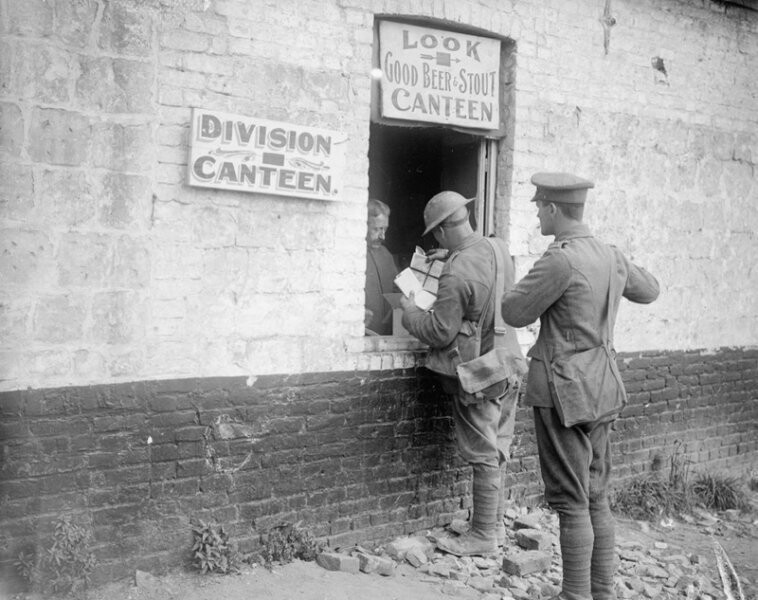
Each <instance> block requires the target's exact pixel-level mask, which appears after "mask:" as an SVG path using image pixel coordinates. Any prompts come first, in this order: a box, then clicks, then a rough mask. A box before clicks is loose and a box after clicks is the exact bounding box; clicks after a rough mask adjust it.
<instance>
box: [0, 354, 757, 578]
mask: <svg viewBox="0 0 758 600" xmlns="http://www.w3.org/2000/svg"><path fill="white" fill-rule="evenodd" d="M619 364H620V367H621V369H622V373H623V376H624V378H625V381H626V382H627V384H628V385H629V386H630V387H632V386H633V385H635V384H638V383H639V382H656V383H655V387H656V390H659V391H661V392H668V394H667V395H666V396H665V397H664V396H663V395H661V396H660V397H657V398H656V397H655V396H653V395H652V394H651V393H644V392H640V393H631V394H630V395H629V397H630V401H629V405H628V407H627V409H626V410H625V412H624V415H623V417H622V418H621V419H619V420H618V421H617V422H616V425H615V429H616V433H615V441H614V450H615V456H616V465H615V475H616V482H617V484H619V485H623V482H624V480H626V479H628V478H629V477H632V476H634V475H636V474H640V473H646V472H649V471H651V470H653V469H657V468H666V467H667V464H668V463H667V461H668V460H669V458H670V457H671V456H673V455H674V454H675V453H677V452H683V453H684V456H686V458H688V459H689V460H691V461H692V462H693V468H694V469H696V470H710V471H712V472H732V473H740V472H742V471H744V470H746V469H747V468H748V467H751V466H753V467H754V466H755V464H756V460H757V459H758V438H757V436H756V432H757V431H758V350H752V351H750V350H735V349H722V350H720V351H718V352H712V353H703V352H671V353H652V352H649V353H639V354H630V355H622V356H621V357H620V359H619ZM692 366H695V367H697V369H698V370H699V371H701V372H702V373H704V374H708V377H707V378H706V377H700V378H696V380H693V379H692V377H693V376H692V375H690V374H689V373H690V372H691V369H690V367H692ZM658 382H663V385H664V387H663V388H659V383H658ZM438 394H439V389H438V387H437V386H436V384H435V382H434V380H433V378H431V377H430V376H429V374H428V373H427V372H426V371H425V370H423V369H421V370H418V371H415V370H413V369H403V370H396V371H389V372H388V371H383V372H341V373H319V374H300V375H288V376H273V375H272V376H266V377H260V378H258V379H257V380H256V381H255V383H254V385H252V386H248V385H247V384H246V380H245V379H243V378H215V379H185V380H169V381H161V382H137V383H129V384H118V385H111V386H90V387H72V388H60V389H46V390H29V391H17V392H6V393H2V394H0V443H1V444H2V455H3V465H2V469H1V470H0V515H1V516H0V532H2V533H0V541H1V542H2V543H1V544H0V546H1V547H2V550H1V551H0V565H2V571H3V576H4V577H7V578H9V579H13V577H14V575H13V572H12V566H11V565H12V562H13V559H14V558H15V557H16V555H17V554H18V553H19V552H21V551H22V550H29V549H31V548H35V547H36V548H37V549H38V550H40V549H41V548H42V547H44V545H45V544H46V543H47V539H48V536H49V535H50V527H51V524H52V522H53V521H54V520H55V518H57V517H58V516H60V515H61V514H71V515H74V516H75V517H76V518H77V519H79V520H80V521H81V522H83V523H85V524H86V525H87V526H88V527H89V528H90V530H91V532H92V534H93V539H94V543H95V545H96V549H97V554H98V556H99V561H100V562H99V566H98V569H97V572H96V580H97V581H105V580H107V579H108V578H113V577H120V576H126V575H129V574H130V573H131V572H132V570H133V569H135V568H150V569H153V570H156V569H161V568H165V567H168V566H173V565H179V564H183V563H185V562H186V560H187V554H188V548H189V546H190V537H191V536H190V531H189V522H190V519H192V518H202V519H207V520H215V521H218V522H219V523H223V524H224V525H225V526H227V527H228V529H229V531H230V532H231V535H232V536H233V537H234V538H235V539H236V540H238V541H239V542H240V544H241V545H242V547H243V548H245V549H250V548H254V547H256V545H257V544H258V543H259V541H258V540H259V535H260V534H261V533H264V532H265V531H266V530H267V529H268V528H270V527H272V526H274V525H276V524H278V523H280V522H282V521H288V520H289V521H293V522H296V521H303V523H304V524H305V525H306V526H308V527H310V528H311V529H312V531H313V532H314V533H315V534H316V535H318V536H321V537H324V538H326V539H328V540H329V541H331V543H332V544H345V543H350V542H352V541H364V542H365V541H368V540H380V539H387V538H389V537H392V536H395V535H400V534H404V533H412V532H415V531H418V530H422V529H425V528H428V527H433V526H437V525H441V524H443V523H447V522H449V521H450V520H451V519H452V518H453V517H454V516H458V517H460V516H465V513H466V510H467V509H468V508H469V506H470V495H469V494H470V473H469V471H468V467H467V466H466V465H465V464H464V463H463V462H462V461H461V460H460V459H459V458H458V457H457V455H456V452H455V448H454V444H453V432H452V427H451V425H452V424H451V420H450V418H449V417H448V414H449V413H448V411H449V407H448V406H447V404H446V402H439V401H438ZM512 454H513V456H512V461H511V464H510V468H509V474H508V485H509V492H508V493H509V496H510V498H511V499H512V500H514V501H517V502H520V503H526V504H536V503H539V502H541V501H542V486H541V480H540V475H539V464H538V460H537V456H536V449H535V442H534V431H533V428H532V424H531V415H530V413H529V412H528V410H526V409H523V408H522V409H519V411H518V416H517V423H516V435H515V442H514V445H513V452H512Z"/></svg>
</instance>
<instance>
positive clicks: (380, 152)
mask: <svg viewBox="0 0 758 600" xmlns="http://www.w3.org/2000/svg"><path fill="white" fill-rule="evenodd" d="M370 136H371V137H370V140H369V195H370V197H372V198H378V199H379V200H382V201H383V202H386V203H387V204H388V205H389V206H390V208H391V209H392V213H391V215H390V223H389V228H388V231H387V237H386V242H385V244H386V246H387V248H388V249H389V251H390V252H391V253H392V254H393V255H394V256H395V259H396V262H397V265H398V267H399V268H401V269H402V268H405V267H406V266H408V263H409V262H410V257H411V255H412V254H413V248H414V247H415V246H417V245H418V246H421V247H422V248H424V250H429V249H431V248H433V247H434V246H435V245H436V242H435V240H434V237H433V236H432V235H431V234H429V235H426V236H424V237H423V239H422V237H421V234H422V233H423V231H424V217H423V213H424V206H425V205H426V203H427V201H428V200H429V199H430V198H431V197H432V196H433V195H434V194H436V193H437V192H440V191H442V190H446V189H449V190H454V191H456V192H459V193H461V194H463V195H464V196H466V197H467V198H473V197H474V196H475V195H476V192H477V173H478V161H479V148H480V145H481V140H482V138H480V137H477V136H474V135H467V134H465V133H459V132H457V131H454V130H451V129H445V128H441V127H393V126H389V125H380V124H377V123H372V124H371V132H370ZM470 208H471V209H473V204H472V205H471V206H470ZM470 212H471V215H472V225H474V227H476V224H475V223H474V222H473V219H474V213H475V212H476V211H474V210H471V211H470Z"/></svg>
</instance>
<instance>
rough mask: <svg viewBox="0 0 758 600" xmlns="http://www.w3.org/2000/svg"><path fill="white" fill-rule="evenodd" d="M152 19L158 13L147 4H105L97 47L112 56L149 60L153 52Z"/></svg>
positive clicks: (120, 0) (121, 2) (118, 2)
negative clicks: (120, 55) (109, 52)
mask: <svg viewBox="0 0 758 600" xmlns="http://www.w3.org/2000/svg"><path fill="white" fill-rule="evenodd" d="M153 15H157V13H156V12H154V11H151V10H150V8H149V4H147V3H135V2H124V1H123V0H117V1H115V2H108V3H107V4H106V5H105V10H104V12H103V19H102V23H101V25H100V39H99V40H98V45H99V46H100V48H102V49H104V50H109V51H111V52H113V53H115V54H125V55H134V56H148V55H149V54H150V53H151V51H152V40H153V29H154V24H153Z"/></svg>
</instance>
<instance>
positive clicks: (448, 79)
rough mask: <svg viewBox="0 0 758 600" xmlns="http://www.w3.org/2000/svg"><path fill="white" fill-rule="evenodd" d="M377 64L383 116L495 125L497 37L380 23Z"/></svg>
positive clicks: (479, 126)
mask: <svg viewBox="0 0 758 600" xmlns="http://www.w3.org/2000/svg"><path fill="white" fill-rule="evenodd" d="M379 68H380V69H381V71H382V77H381V90H382V94H381V99H382V105H381V110H382V116H384V117H388V118H393V119H406V120H412V121H424V122H431V123H445V124H451V125H457V126H460V127H469V128H474V129H497V128H498V127H499V124H500V75H499V74H500V41H499V40H496V39H492V38H486V37H481V36H475V35H468V34H463V33H457V32H451V31H445V30H441V29H429V28H426V27H418V26H415V25H407V24H405V23H394V22H392V21H381V22H380V23H379Z"/></svg>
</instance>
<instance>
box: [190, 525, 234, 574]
mask: <svg viewBox="0 0 758 600" xmlns="http://www.w3.org/2000/svg"><path fill="white" fill-rule="evenodd" d="M192 536H193V542H194V543H193V544H192V565H193V566H194V567H195V568H196V569H197V570H199V571H200V572H201V573H223V574H228V573H238V572H239V564H240V555H239V552H237V549H236V547H235V546H234V544H233V543H231V542H230V541H229V536H228V535H227V533H226V531H224V527H223V525H212V524H209V523H206V522H204V521H199V522H198V523H197V524H193V525H192Z"/></svg>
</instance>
